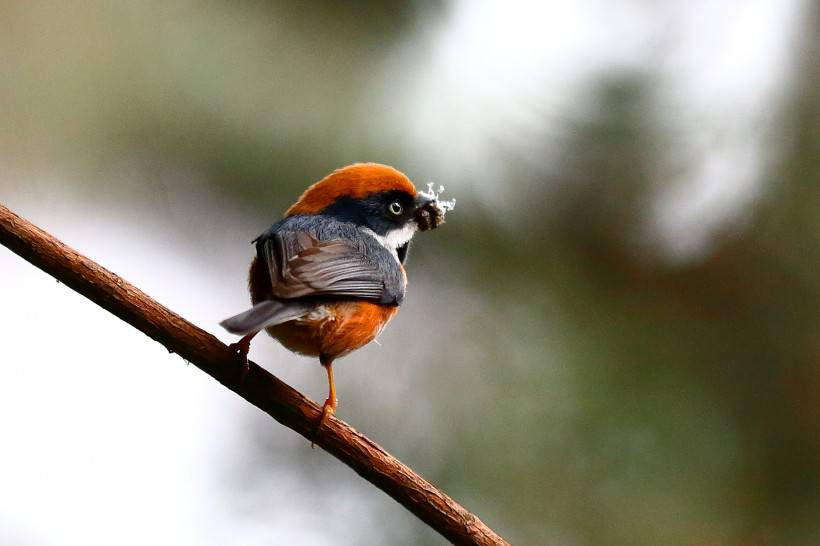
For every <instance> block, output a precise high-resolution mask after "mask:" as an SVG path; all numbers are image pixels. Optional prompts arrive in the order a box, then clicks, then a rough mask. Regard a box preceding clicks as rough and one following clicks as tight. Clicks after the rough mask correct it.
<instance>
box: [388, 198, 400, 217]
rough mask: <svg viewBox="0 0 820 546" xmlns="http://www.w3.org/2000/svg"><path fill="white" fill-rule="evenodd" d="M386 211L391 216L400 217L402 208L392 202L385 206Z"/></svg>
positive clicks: (396, 202)
mask: <svg viewBox="0 0 820 546" xmlns="http://www.w3.org/2000/svg"><path fill="white" fill-rule="evenodd" d="M387 210H389V211H390V214H392V215H393V216H400V215H401V213H402V212H404V207H402V206H401V203H399V202H398V201H393V202H392V203H390V204H389V205H388V206H387Z"/></svg>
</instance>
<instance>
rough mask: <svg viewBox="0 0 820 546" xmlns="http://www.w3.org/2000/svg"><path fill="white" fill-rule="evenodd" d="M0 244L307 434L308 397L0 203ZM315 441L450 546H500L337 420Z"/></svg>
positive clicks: (311, 415)
mask: <svg viewBox="0 0 820 546" xmlns="http://www.w3.org/2000/svg"><path fill="white" fill-rule="evenodd" d="M0 243H2V244H3V245H5V246H6V247H8V248H9V249H11V250H12V251H13V252H15V253H16V254H18V255H20V256H21V257H22V258H23V259H25V260H27V261H29V262H31V263H32V264H34V265H35V266H37V267H39V268H40V269H42V270H43V271H45V272H46V273H48V274H50V275H52V276H53V277H54V278H56V279H57V280H58V281H60V282H62V283H64V284H65V285H67V286H69V287H71V288H72V289H74V290H76V291H77V292H79V293H80V294H82V295H84V296H85V297H87V298H88V299H90V300H91V301H93V302H94V303H96V304H97V305H99V306H100V307H102V308H104V309H106V310H108V311H109V312H111V313H112V314H114V315H115V316H117V317H119V318H121V319H122V320H124V321H125V322H127V323H128V324H130V325H131V326H133V327H134V328H136V329H138V330H139V331H141V332H142V333H144V334H145V335H147V336H148V337H150V338H151V339H153V340H155V341H158V342H159V343H161V344H163V345H164V346H165V347H166V348H167V349H168V350H169V351H172V352H175V353H177V354H179V355H180V356H181V357H182V358H184V359H185V360H187V361H189V362H191V363H192V364H194V365H195V366H197V367H198V368H200V369H201V370H202V371H204V372H205V373H207V374H208V375H210V376H211V377H213V378H214V379H216V380H217V381H219V382H220V383H222V384H223V385H224V386H225V387H227V388H229V389H230V390H232V391H234V392H235V393H236V394H238V395H239V396H241V397H242V398H244V399H245V400H247V401H248V402H250V403H251V404H253V405H254V406H256V407H257V408H259V409H261V410H262V411H264V412H265V413H267V414H268V415H270V416H271V417H273V418H274V419H276V420H277V421H279V422H280V423H282V424H283V425H285V426H286V427H288V428H290V429H293V430H295V431H296V432H298V433H299V434H301V435H302V436H304V437H306V438H309V439H312V438H310V437H311V435H312V432H313V430H314V427H315V426H316V422H317V420H318V419H319V415H320V413H321V410H320V408H319V407H318V406H317V405H316V404H315V403H313V402H312V401H311V400H309V399H308V398H306V397H305V396H303V395H302V394H301V393H299V392H298V391H296V390H295V389H293V388H292V387H290V386H288V385H287V384H285V383H284V382H282V381H280V380H279V379H277V378H276V377H274V376H273V375H272V374H271V373H269V372H267V371H266V370H264V369H262V368H260V367H259V366H257V365H256V364H254V363H252V362H251V363H250V372H249V373H248V375H247V377H246V378H245V380H244V382H243V383H242V384H237V381H236V380H237V378H238V376H239V365H240V364H239V362H238V360H237V357H236V355H235V354H234V353H233V352H232V351H231V350H230V349H228V347H227V346H226V345H225V344H223V343H222V342H220V341H219V340H218V339H217V338H216V337H214V336H212V335H211V334H209V333H207V332H205V331H204V330H202V329H200V328H198V327H196V326H194V325H193V324H191V323H190V322H188V321H186V320H185V319H184V318H182V317H180V316H179V315H177V314H175V313H174V312H172V311H171V310H170V309H168V308H166V307H164V306H163V305H161V304H159V303H157V302H156V301H154V300H153V299H151V298H150V297H149V296H148V295H147V294H145V293H144V292H142V291H141V290H139V289H138V288H136V287H135V286H133V285H131V284H129V283H128V282H127V281H125V280H123V279H122V278H121V277H119V276H117V275H115V274H114V273H112V272H110V271H108V270H107V269H105V268H103V267H102V266H100V265H99V264H97V263H95V262H94V261H92V260H90V259H88V258H86V257H85V256H83V255H82V254H80V253H78V252H76V251H75V250H73V249H72V248H70V247H68V246H67V245H65V244H63V243H62V242H60V241H59V240H57V239H55V238H54V237H52V236H51V235H49V234H48V233H46V232H45V231H43V230H42V229H40V228H38V227H37V226H35V225H33V224H32V223H30V222H28V221H27V220H25V219H23V218H21V217H19V216H17V215H16V214H14V213H13V212H11V211H10V210H9V209H8V208H6V207H4V206H3V205H0ZM315 443H316V444H317V445H319V446H320V447H322V448H323V449H324V450H326V451H327V452H328V453H330V454H332V455H333V456H334V457H336V458H338V459H339V460H340V461H342V462H343V463H345V464H346V465H348V466H349V467H350V468H352V469H353V470H355V471H356V472H357V473H358V474H359V475H360V476H362V477H363V478H364V479H366V480H367V481H369V482H370V483H372V484H373V485H375V486H376V487H378V488H379V489H381V490H382V491H384V492H385V493H387V494H388V495H390V496H391V497H393V499H395V500H396V501H398V502H399V503H400V504H401V505H402V506H404V507H405V508H407V509H408V510H410V512H412V513H413V514H415V515H416V516H418V518H419V519H421V520H422V521H423V522H424V523H426V524H427V525H429V526H430V527H432V528H433V529H435V530H436V531H438V532H439V533H441V534H442V535H443V536H444V537H445V538H447V539H448V540H450V541H451V542H453V543H454V544H475V545H490V544H502V545H504V544H507V542H506V541H505V540H504V539H503V538H501V537H500V536H499V535H497V534H496V533H495V532H493V530H492V529H490V528H489V527H487V526H486V525H485V524H484V523H482V522H481V520H479V519H478V518H477V517H476V516H474V515H473V514H471V513H470V512H468V511H467V510H465V509H464V508H463V507H462V506H461V505H459V504H458V503H457V502H455V501H454V500H453V499H451V498H450V497H448V496H447V495H445V494H444V493H443V492H442V491H440V490H439V489H437V488H436V487H434V486H433V485H432V484H431V483H430V482H428V481H426V480H425V479H424V478H422V477H421V476H419V475H418V474H416V473H415V472H413V470H412V469H410V468H409V467H407V466H405V465H404V464H402V463H401V462H400V461H399V460H398V459H396V458H395V457H393V456H392V455H390V454H389V453H387V452H386V451H384V450H383V449H382V448H381V447H379V446H378V445H376V443H375V442H373V441H371V440H370V439H368V438H367V437H365V436H364V435H362V434H360V433H358V432H356V431H355V430H354V429H352V428H351V427H350V426H348V425H347V424H345V423H344V422H342V421H340V420H338V419H336V418H330V419H329V420H328V422H327V423H326V425H325V426H324V427H323V429H322V432H321V434H319V435H318V436H317V437H316V438H315Z"/></svg>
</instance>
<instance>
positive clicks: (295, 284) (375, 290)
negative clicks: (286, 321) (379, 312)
mask: <svg viewBox="0 0 820 546" xmlns="http://www.w3.org/2000/svg"><path fill="white" fill-rule="evenodd" d="M260 251H261V253H262V254H263V257H264V260H265V263H267V265H268V272H269V273H270V279H271V287H272V293H273V295H274V296H275V297H277V298H281V299H285V300H287V299H294V298H302V297H306V296H334V297H353V298H363V299H373V300H381V299H382V298H383V296H384V292H385V283H384V278H383V273H382V271H381V269H380V268H379V267H378V265H377V264H376V263H374V262H373V260H371V259H368V257H367V256H365V255H364V254H363V253H362V252H361V251H360V250H359V249H358V248H356V247H355V246H354V245H353V244H351V243H349V242H346V241H342V240H333V241H320V240H318V239H316V238H315V237H313V236H312V235H310V234H309V233H305V232H301V231H278V232H276V233H274V234H272V236H271V237H269V238H268V239H266V240H264V241H262V244H261V245H260Z"/></svg>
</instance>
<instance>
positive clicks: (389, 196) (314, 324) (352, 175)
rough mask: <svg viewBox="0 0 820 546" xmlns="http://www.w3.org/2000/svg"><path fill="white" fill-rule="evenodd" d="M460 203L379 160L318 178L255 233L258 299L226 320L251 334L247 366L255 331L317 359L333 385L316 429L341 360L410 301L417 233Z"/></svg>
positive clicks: (329, 408) (241, 347) (253, 285)
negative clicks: (409, 266) (407, 266)
mask: <svg viewBox="0 0 820 546" xmlns="http://www.w3.org/2000/svg"><path fill="white" fill-rule="evenodd" d="M443 189H444V188H443V187H440V189H439V193H440V192H441V191H443ZM454 206H455V200H452V201H441V200H439V199H438V193H436V192H434V191H433V190H432V184H431V185H430V186H429V187H428V191H427V192H418V191H416V188H415V186H413V183H412V182H410V180H409V179H408V178H407V177H406V176H405V175H404V174H402V173H401V172H399V171H397V170H396V169H394V168H392V167H388V166H386V165H379V164H376V163H358V164H354V165H350V166H347V167H344V168H342V169H339V170H337V171H334V172H333V173H331V174H330V175H328V176H327V177H325V178H324V179H322V180H320V181H319V182H317V183H315V184H313V185H312V186H310V187H309V188H308V189H307V190H306V191H305V192H304V193H303V194H302V196H301V197H300V198H299V200H298V201H297V202H296V203H295V204H294V205H293V206H291V207H290V208H289V209H288V210H287V212H286V213H285V217H284V218H283V219H282V220H280V221H279V222H277V223H275V224H274V225H273V226H271V227H270V229H268V230H267V231H265V232H264V233H263V234H262V235H260V236H259V237H257V238H256V239H255V240H254V241H253V242H254V244H255V245H256V256H255V257H254V259H253V261H252V262H251V267H250V273H249V278H248V288H249V290H250V295H251V302H252V304H253V307H252V308H251V309H249V310H247V311H245V312H243V313H240V314H238V315H236V316H233V317H231V318H229V319H226V320H224V321H222V322H221V325H222V326H223V327H224V328H225V329H226V330H228V331H229V332H231V333H232V334H237V335H241V336H243V337H242V339H241V340H240V341H238V342H237V343H234V344H233V345H232V346H231V347H232V348H233V349H234V350H235V351H236V352H237V353H238V354H239V355H241V357H242V358H243V361H244V364H245V366H246V368H245V370H247V354H248V350H249V348H250V342H251V339H252V338H253V337H254V336H255V335H256V334H257V333H259V332H260V331H261V330H263V329H264V330H265V331H266V332H268V334H270V335H271V336H272V337H274V338H275V339H277V340H278V341H279V342H280V343H281V344H282V345H284V346H285V347H286V348H287V349H289V350H291V351H293V352H295V353H299V354H302V355H306V356H312V357H318V358H319V363H320V364H321V365H322V366H323V367H324V368H325V370H326V371H327V380H328V391H329V392H328V396H327V400H325V403H324V405H323V406H322V416H321V418H320V420H319V423H318V426H317V432H318V431H319V430H320V429H321V427H322V425H323V424H324V423H325V421H326V420H327V418H328V417H329V416H330V415H332V414H333V413H334V412H335V410H336V388H335V386H334V383H333V362H334V361H335V360H336V359H338V358H340V357H343V356H345V355H347V354H349V353H351V352H352V351H355V350H356V349H358V348H359V347H362V346H364V345H366V344H368V343H370V342H371V341H373V340H374V339H375V338H376V337H377V336H378V335H379V334H380V333H381V331H382V330H383V329H384V327H385V326H386V325H387V323H388V322H389V321H390V319H391V318H393V316H394V315H395V314H396V312H397V311H398V309H399V306H400V305H401V303H402V301H404V295H405V289H406V286H407V274H406V273H405V270H404V262H405V260H406V259H407V252H408V248H409V245H410V240H411V239H412V238H413V235H414V234H415V233H416V231H427V230H430V229H434V228H436V227H438V226H439V225H440V224H442V223H443V222H444V215H445V214H446V212H447V211H448V210H450V209H452V208H453V207H454ZM245 373H246V372H245Z"/></svg>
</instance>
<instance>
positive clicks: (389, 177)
mask: <svg viewBox="0 0 820 546" xmlns="http://www.w3.org/2000/svg"><path fill="white" fill-rule="evenodd" d="M396 190H398V191H402V192H405V193H407V194H409V195H411V196H413V197H415V195H416V187H415V186H414V185H413V183H412V182H410V179H409V178H407V177H406V176H405V175H404V174H402V173H400V172H399V171H397V170H396V169H394V168H393V167H388V166H387V165H380V164H379V163H354V164H353V165H348V166H347V167H343V168H341V169H338V170H335V171H333V172H332V173H330V174H329V175H327V176H326V177H324V178H323V179H321V180H320V181H318V182H316V183H315V184H313V185H312V186H310V187H309V188H308V189H306V190H305V193H303V194H302V196H301V197H300V198H299V200H298V201H297V202H296V204H294V205H293V206H292V207H290V208H289V209H288V210H287V212H286V213H285V216H293V215H294V214H317V213H319V212H321V211H322V210H324V209H325V208H327V207H328V206H329V205H332V204H333V203H334V202H335V201H336V199H338V198H339V197H342V196H345V197H353V198H354V199H359V198H361V197H365V196H367V195H369V194H371V193H380V192H385V191H396Z"/></svg>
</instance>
